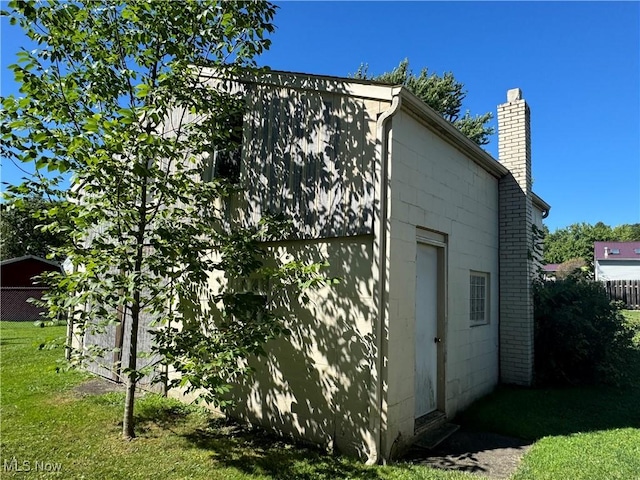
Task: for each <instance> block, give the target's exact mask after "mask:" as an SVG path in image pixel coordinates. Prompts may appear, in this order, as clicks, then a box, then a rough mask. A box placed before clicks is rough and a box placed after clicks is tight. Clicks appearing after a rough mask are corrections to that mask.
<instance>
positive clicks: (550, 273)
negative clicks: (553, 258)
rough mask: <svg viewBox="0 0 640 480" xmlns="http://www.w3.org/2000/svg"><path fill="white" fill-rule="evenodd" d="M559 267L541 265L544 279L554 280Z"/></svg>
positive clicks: (553, 264)
mask: <svg viewBox="0 0 640 480" xmlns="http://www.w3.org/2000/svg"><path fill="white" fill-rule="evenodd" d="M559 266H560V264H559V263H547V264H546V265H543V266H542V271H543V275H544V278H546V279H552V278H556V274H557V273H558V267H559Z"/></svg>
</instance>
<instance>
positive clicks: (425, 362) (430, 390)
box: [415, 243, 438, 418]
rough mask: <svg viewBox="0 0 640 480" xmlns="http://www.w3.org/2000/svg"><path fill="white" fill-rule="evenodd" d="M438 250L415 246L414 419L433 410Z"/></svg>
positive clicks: (436, 377) (436, 345)
mask: <svg viewBox="0 0 640 480" xmlns="http://www.w3.org/2000/svg"><path fill="white" fill-rule="evenodd" d="M437 336H438V248H437V247H434V246H432V245H425V244H422V243H419V244H418V251H417V258H416V326H415V338H416V372H415V392H416V396H415V399H416V401H415V408H416V411H415V418H419V417H422V416H423V415H426V414H427V413H430V412H433V411H434V410H435V409H436V408H437V398H438V395H437V393H438V392H437V386H438V344H437V343H436V341H435V339H436V338H437Z"/></svg>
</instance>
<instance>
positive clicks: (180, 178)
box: [0, 0, 324, 437]
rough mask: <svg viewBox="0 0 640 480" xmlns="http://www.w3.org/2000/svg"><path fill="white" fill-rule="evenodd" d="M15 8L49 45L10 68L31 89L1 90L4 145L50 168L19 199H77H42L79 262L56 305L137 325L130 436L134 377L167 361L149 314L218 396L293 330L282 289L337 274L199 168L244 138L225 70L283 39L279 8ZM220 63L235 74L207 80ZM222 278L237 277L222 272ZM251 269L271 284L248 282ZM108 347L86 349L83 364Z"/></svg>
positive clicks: (173, 357) (54, 291)
mask: <svg viewBox="0 0 640 480" xmlns="http://www.w3.org/2000/svg"><path fill="white" fill-rule="evenodd" d="M9 6H10V8H11V11H10V12H8V15H9V17H10V22H11V23H12V24H18V25H19V26H20V27H22V29H23V30H24V31H25V33H26V34H27V36H28V37H29V38H30V39H32V40H33V41H34V42H35V43H36V44H37V45H38V48H37V49H35V50H33V51H29V52H28V51H21V52H20V53H19V54H18V61H17V63H16V64H14V65H11V67H10V68H11V70H12V71H13V73H14V76H15V79H16V81H17V82H18V83H19V84H20V93H21V96H20V97H14V96H10V97H6V98H3V99H2V110H1V112H0V114H1V118H2V122H1V125H2V130H1V131H0V134H1V135H0V140H1V143H0V146H1V148H2V153H3V154H4V155H5V156H7V157H11V158H13V159H15V160H17V161H21V162H32V161H33V162H35V164H36V167H37V168H38V169H39V170H46V171H48V172H50V174H51V179H49V176H47V178H45V177H44V176H41V175H38V176H36V177H35V178H33V179H29V180H27V181H26V182H25V183H24V184H23V185H20V186H13V187H11V188H10V189H9V192H10V196H11V200H12V201H13V202H19V201H20V199H21V198H22V197H23V196H24V195H32V194H38V195H48V196H51V197H53V198H64V199H65V201H61V202H59V203H58V204H57V205H56V207H55V208H48V209H41V210H39V215H40V219H41V220H42V221H43V222H45V223H46V224H47V229H48V230H50V231H51V232H55V233H56V234H57V235H64V236H65V240H66V241H65V244H64V245H61V246H60V247H59V248H57V249H56V250H55V251H54V253H55V254H56V255H59V256H60V258H67V259H68V260H69V263H70V265H71V268H72V271H71V272H69V273H68V274H66V275H61V274H57V273H55V272H53V273H49V274H48V275H47V276H46V277H45V278H46V280H47V281H48V283H49V284H50V285H51V287H52V288H51V290H49V291H48V293H47V294H46V295H45V296H44V300H45V302H46V306H47V307H48V316H49V318H50V319H51V320H55V319H58V318H69V319H70V321H71V322H73V325H74V328H75V331H76V333H78V334H80V335H82V334H85V333H100V332H103V331H104V330H105V329H106V328H107V327H109V326H113V325H118V324H122V323H124V324H125V325H126V328H127V329H128V332H129V337H130V338H131V348H130V350H129V362H128V364H127V365H122V371H123V372H124V374H125V375H126V377H127V382H128V385H127V399H126V402H125V415H124V422H123V433H124V435H125V436H129V437H130V436H133V427H132V422H133V399H134V392H135V385H136V383H137V381H138V380H139V379H140V378H141V376H143V375H144V374H146V373H150V370H153V367H154V365H151V367H150V369H145V370H139V369H138V365H137V356H138V348H137V332H138V326H139V324H140V322H142V321H145V322H147V321H149V322H151V324H152V325H154V326H156V327H157V329H158V347H157V350H156V353H160V354H162V358H160V359H159V363H165V364H166V363H170V364H172V365H173V366H175V367H176V368H177V369H178V370H179V371H180V372H182V373H183V374H184V377H183V379H184V381H185V382H187V385H185V386H187V387H188V388H189V389H193V388H197V387H201V386H204V387H211V388H212V389H213V393H212V394H211V395H209V393H207V392H205V395H209V396H208V397H207V399H208V400H210V401H213V402H214V403H215V401H216V400H219V399H220V396H219V394H220V393H221V392H223V391H224V390H225V388H226V387H225V385H226V383H228V382H229V381H232V380H233V379H234V378H235V377H236V376H237V375H241V374H244V373H246V369H245V368H243V367H242V364H243V362H242V360H243V358H245V357H246V355H249V354H253V353H260V352H261V345H262V344H264V342H265V341H267V340H268V339H269V338H272V337H274V336H277V335H280V334H283V333H285V332H286V330H285V328H284V327H283V316H282V315H281V314H276V313H274V311H273V308H275V307H274V306H275V304H274V303H273V302H272V301H271V300H270V298H269V295H272V292H271V291H270V290H269V289H270V288H272V286H273V285H275V287H274V288H276V287H277V288H280V287H282V288H284V287H291V288H292V289H294V290H295V288H298V287H312V286H313V285H315V284H316V283H318V282H324V279H323V277H322V275H320V273H319V270H318V269H319V266H317V267H318V268H315V267H314V266H303V265H301V264H299V263H296V262H294V261H292V260H286V261H285V260H281V259H279V258H275V257H274V256H273V255H271V253H272V252H270V251H267V250H266V249H265V248H262V247H260V241H261V240H264V239H266V238H267V236H269V235H271V234H272V232H273V231H274V230H276V229H275V228H274V227H273V225H271V226H269V224H268V222H265V223H264V224H262V225H260V227H258V228H255V229H247V230H244V229H242V228H241V227H239V226H236V225H231V226H230V225H229V224H228V221H227V220H228V218H227V215H226V211H227V206H228V204H227V201H226V200H227V198H228V196H229V195H230V194H232V193H233V192H234V189H236V188H237V185H232V184H230V183H229V182H227V181H224V180H221V179H214V180H213V181H211V182H202V181H201V180H200V179H201V173H202V171H203V169H204V167H205V162H206V159H207V157H208V155H209V154H210V150H211V148H212V145H215V146H216V148H219V149H223V150H224V149H229V150H231V149H233V148H234V147H236V146H237V143H235V142H238V141H239V140H238V135H237V132H236V131H234V130H233V129H231V128H229V125H230V122H229V121H228V119H229V118H232V117H234V116H237V115H238V114H239V113H241V112H242V111H243V108H244V103H243V98H242V96H241V95H240V94H236V93H234V92H233V91H232V85H230V84H229V82H227V81H225V80H222V79H228V78H237V77H238V76H240V75H245V74H247V73H254V74H255V73H257V72H258V70H257V69H256V65H255V60H254V58H255V56H256V55H258V54H260V53H261V52H262V51H264V50H265V49H266V48H268V47H269V45H270V41H269V40H268V39H267V38H266V35H268V34H269V33H271V32H272V31H273V29H274V27H273V25H272V23H271V21H272V18H273V15H274V13H275V7H274V6H273V5H271V4H270V3H268V2H264V1H256V2H226V1H225V2H222V1H214V0H204V1H185V2H165V1H150V2H149V1H138V0H128V1H123V0H120V1H101V2H98V1H91V2H73V3H68V2H60V3H58V2H51V3H39V2H30V1H28V2H24V1H13V2H11V3H10V4H9ZM205 67H209V68H211V69H212V70H207V72H215V73H216V75H219V77H220V79H221V80H219V81H215V80H209V81H203V69H204V68H205ZM205 73H206V72H205ZM207 74H208V73H207ZM68 172H70V173H71V174H72V184H73V186H72V188H71V189H70V190H69V191H66V190H65V189H64V188H63V187H62V185H63V182H62V180H63V178H64V177H65V175H68ZM264 264H268V266H269V268H266V267H265V265H264ZM216 276H218V277H224V278H225V281H223V282H221V283H220V285H218V286H214V285H211V284H210V278H211V277H216ZM252 279H258V280H259V281H260V282H262V284H264V285H267V286H268V287H269V288H267V289H266V290H264V291H263V292H260V293H256V292H255V291H254V290H252V289H251V288H249V289H247V288H244V287H243V288H237V286H238V285H246V282H248V281H249V280H252ZM243 282H244V283H243ZM294 287H295V288H294ZM277 288H276V290H277ZM298 293H299V292H298V291H294V292H292V295H297V294H298ZM123 319H124V320H126V321H124V322H123ZM143 319H144V320H143ZM178 325H182V326H184V328H183V329H179V328H175V327H177V326H178ZM105 353H106V352H105V351H103V350H101V349H100V348H89V349H85V350H76V351H74V354H73V356H72V363H73V364H82V363H83V362H86V361H90V360H92V359H93V358H94V357H95V356H96V355H99V354H102V355H104V354H105ZM108 358H111V356H108ZM109 366H111V365H109Z"/></svg>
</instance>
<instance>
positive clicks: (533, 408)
mask: <svg viewBox="0 0 640 480" xmlns="http://www.w3.org/2000/svg"><path fill="white" fill-rule="evenodd" d="M623 313H624V316H625V319H626V321H627V323H628V324H629V325H630V326H631V327H632V328H634V330H635V332H636V335H635V347H636V350H635V351H634V352H630V356H631V358H630V363H631V371H630V377H631V379H632V380H631V382H630V385H629V386H627V387H624V388H612V387H610V388H609V387H590V388H584V387H583V388H548V389H535V390H529V389H524V388H507V387H500V388H498V389H497V390H496V391H495V392H494V393H493V394H491V395H489V396H488V397H485V398H484V399H482V400H480V401H479V402H476V403H475V404H474V405H473V406H472V407H471V408H470V409H469V410H467V411H466V412H464V414H463V415H461V416H460V418H459V421H460V422H463V423H464V424H465V425H467V427H469V428H475V429H480V430H488V431H493V432H497V433H502V434H505V435H512V436H516V437H520V438H524V439H529V440H535V441H536V442H535V444H534V445H533V447H532V448H531V450H530V451H529V452H528V453H527V455H526V456H525V457H524V459H523V462H522V464H521V465H520V468H519V469H518V471H517V472H516V474H515V475H514V477H513V479H514V480H545V479H549V480H555V479H571V480H581V479H584V480H594V479H607V480H611V479H620V480H630V479H634V480H638V479H640V312H639V311H624V312H623Z"/></svg>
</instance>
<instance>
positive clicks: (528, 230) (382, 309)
mask: <svg viewBox="0 0 640 480" xmlns="http://www.w3.org/2000/svg"><path fill="white" fill-rule="evenodd" d="M202 81H203V82H212V83H215V82H216V81H217V80H216V78H215V72H214V71H209V72H205V75H203V77H202ZM236 87H237V91H239V92H241V93H242V95H243V97H244V99H245V105H246V109H245V112H244V115H243V117H242V118H241V119H240V121H242V132H243V135H242V148H241V153H240V157H239V158H240V161H239V162H237V163H238V164H237V165H235V164H234V165H231V164H229V165H225V167H224V168H222V166H218V167H216V166H215V165H214V166H213V168H212V169H211V172H213V173H214V174H215V172H216V171H217V172H227V173H229V172H230V170H231V167H233V168H237V171H236V172H232V174H233V175H234V176H235V178H239V181H240V183H241V184H242V186H243V193H242V194H241V196H239V197H238V198H237V199H236V200H235V201H234V204H233V211H234V212H235V214H236V215H237V216H238V218H240V220H241V221H242V222H245V223H246V224H252V223H254V222H256V221H258V220H259V219H260V218H261V216H262V215H263V214H264V213H265V212H269V213H272V214H273V213H283V214H285V215H286V216H287V217H288V218H290V219H291V220H292V221H293V224H294V227H295V228H294V229H293V230H294V234H292V235H291V236H290V237H287V238H283V239H282V241H280V242H276V243H275V244H272V248H274V249H276V250H279V251H280V253H282V254H284V255H291V256H293V257H295V258H297V259H300V260H309V261H324V260H327V261H328V262H329V265H330V266H329V267H328V271H327V274H328V275H329V276H332V277H339V278H340V279H341V283H340V284H339V285H337V286H333V287H331V288H329V287H327V288H323V289H320V290H316V291H313V292H311V302H310V303H309V304H308V305H299V304H296V303H295V302H294V301H293V300H291V304H290V305H288V306H287V308H288V310H289V312H290V313H291V316H292V318H293V320H292V321H291V322H290V324H289V325H288V328H289V329H290V330H291V335H290V336H288V337H286V338H280V339H277V340H274V341H271V342H270V343H269V344H268V345H267V346H266V351H267V356H266V357H261V358H258V359H252V360H251V362H252V366H253V367H254V368H255V372H254V374H253V375H251V376H250V377H247V378H245V379H244V380H243V381H242V382H241V383H240V384H238V385H236V386H235V388H234V390H233V396H234V399H235V400H236V402H237V404H236V407H235V408H234V410H233V411H232V412H231V413H232V415H234V416H236V417H238V418H240V419H243V420H245V421H247V422H251V423H253V424H258V425H261V426H263V427H265V428H267V429H270V430H272V431H275V432H279V433H282V434H284V435H291V436H294V437H297V438H301V439H305V440H307V441H310V442H314V443H316V444H319V445H322V446H325V447H328V448H333V449H336V450H338V451H341V452H343V453H347V454H350V455H354V456H358V457H360V458H362V459H365V460H367V461H369V462H375V461H379V460H381V459H385V458H390V457H392V456H393V455H394V454H395V453H397V452H398V451H400V450H401V449H402V448H404V447H406V446H407V445H409V444H410V443H411V442H412V440H414V439H415V438H416V436H418V435H420V434H421V433H422V432H424V431H425V430H427V429H429V428H432V427H434V426H436V425H438V424H440V423H441V422H443V421H445V420H446V419H447V418H451V417H452V416H454V415H455V414H456V413H457V412H459V411H460V410H461V409H463V408H465V407H467V406H468V405H469V404H470V403H471V402H473V401H474V400H476V399H478V398H479V397H481V396H483V395H485V394H487V393H489V392H491V390H492V389H493V388H494V387H495V386H496V385H497V384H498V383H499V382H500V381H503V382H506V383H513V384H519V385H529V384H530V383H531V382H532V379H533V358H534V356H533V303H532V292H531V281H532V278H533V272H534V261H535V260H534V257H535V256H534V255H533V254H532V249H533V242H534V241H535V237H534V235H533V226H534V225H538V226H541V222H542V218H543V217H544V216H546V215H547V213H548V211H549V208H550V207H549V205H548V204H546V203H545V202H544V201H543V200H542V199H540V198H539V197H538V196H536V195H535V194H534V193H533V192H532V190H531V148H530V127H529V108H528V106H527V104H526V102H525V100H524V99H523V98H522V94H521V92H520V90H518V89H515V90H510V91H509V92H508V95H507V101H506V103H504V104H503V105H500V106H499V107H498V123H499V130H500V132H499V151H500V155H499V156H500V158H499V161H496V159H494V158H493V157H491V156H490V155H489V154H488V153H487V152H485V151H484V150H483V149H482V148H480V147H479V146H478V145H476V144H475V143H473V142H472V141H471V140H469V139H468V138H467V137H465V136H464V135H463V134H462V133H460V132H459V131H458V130H457V129H456V128H454V127H453V126H452V125H451V124H450V123H449V122H447V121H445V120H444V119H443V118H442V117H441V116H440V115H439V114H438V113H437V112H435V111H434V110H432V109H431V108H430V107H428V106H427V105H426V104H424V103H423V102H422V101H421V100H420V99H418V98H417V97H416V96H415V95H413V94H412V93H411V92H409V91H408V90H407V89H406V88H405V87H402V86H393V85H384V84H378V83H373V82H368V81H359V80H354V79H344V78H335V77H324V76H316V75H307V74H294V73H286V72H270V73H267V74H264V75H260V76H259V77H256V78H250V79H243V80H238V81H237V86H236ZM188 115H189V113H188V112H178V113H177V114H176V118H178V117H179V118H180V120H181V121H183V120H184V118H185V116H188ZM192 121H198V119H197V116H195V115H194V116H193V118H192ZM170 123H171V119H169V121H168V125H167V129H168V130H170V128H171V126H170ZM223 160H224V159H223V158H222V157H218V158H217V160H216V161H223ZM220 280H221V279H220V278H212V280H211V287H212V288H216V285H219V283H218V281H220ZM222 280H223V279H222ZM141 329H143V330H144V326H141ZM170 394H174V395H176V396H180V395H181V393H180V392H170Z"/></svg>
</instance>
